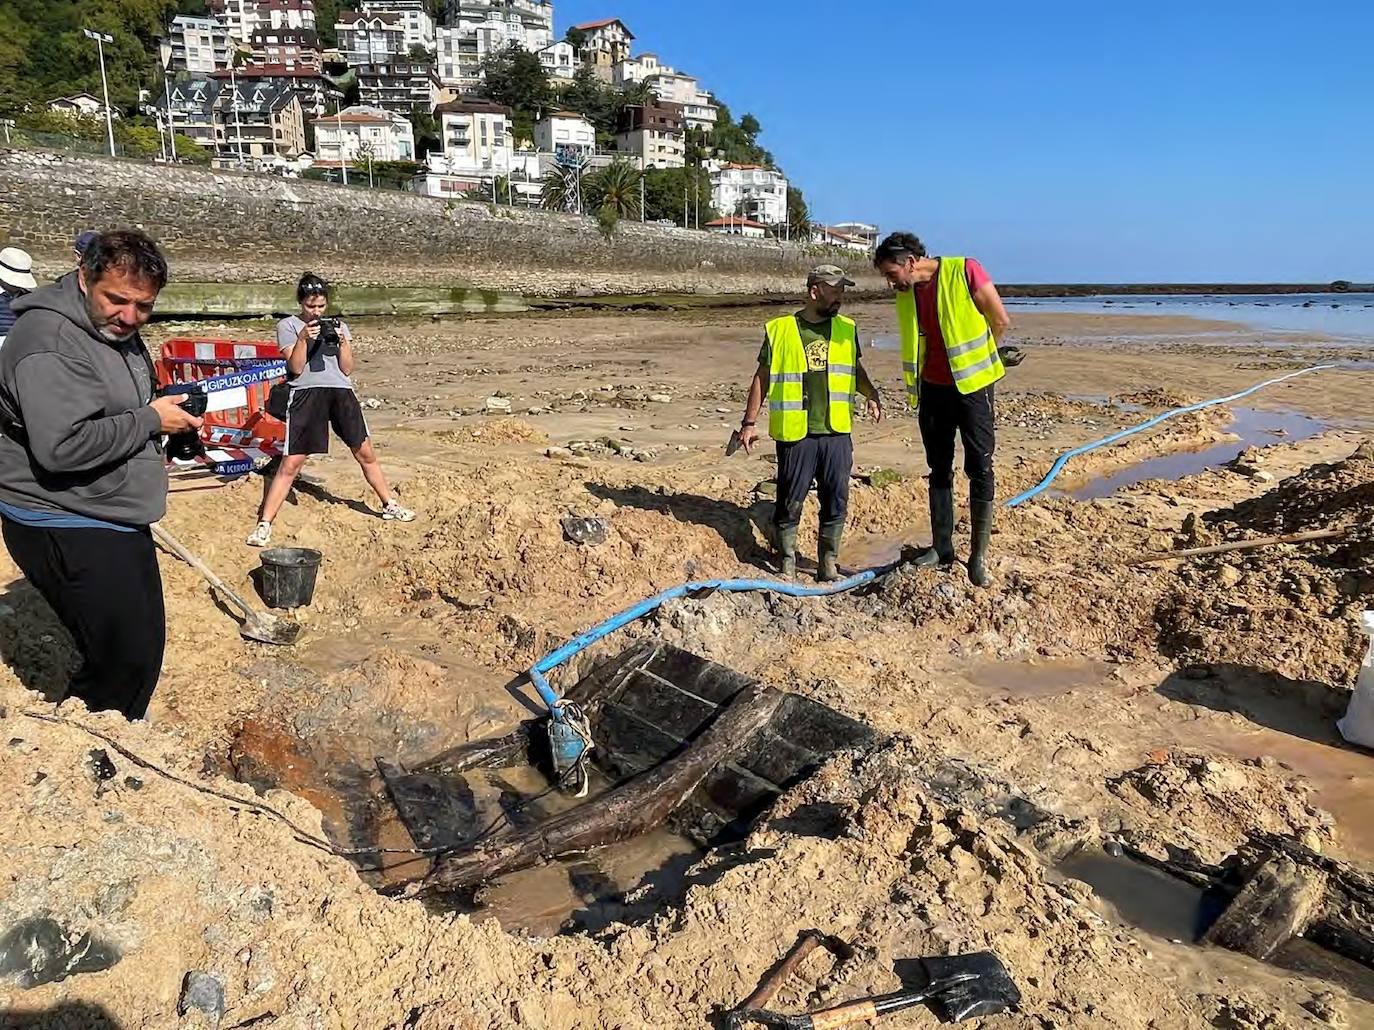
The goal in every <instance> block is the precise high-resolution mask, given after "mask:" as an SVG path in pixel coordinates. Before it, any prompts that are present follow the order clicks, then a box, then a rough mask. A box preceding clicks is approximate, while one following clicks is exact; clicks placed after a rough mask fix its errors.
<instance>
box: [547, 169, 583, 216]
mask: <svg viewBox="0 0 1374 1030" xmlns="http://www.w3.org/2000/svg"><path fill="white" fill-rule="evenodd" d="M579 174H580V173H579V172H578V171H577V170H576V169H573V168H561V167H554V168H550V169H549V170H548V171H547V172H545V173H544V179H543V182H542V184H541V186H540V190H539V206H540V207H542V208H544V209H545V210H547V211H575V210H577V204H576V200H577V192H578V190H577V187H578V181H577V179H578V175H579ZM585 207H586V205H585V202H584V204H583V208H584V210H585Z"/></svg>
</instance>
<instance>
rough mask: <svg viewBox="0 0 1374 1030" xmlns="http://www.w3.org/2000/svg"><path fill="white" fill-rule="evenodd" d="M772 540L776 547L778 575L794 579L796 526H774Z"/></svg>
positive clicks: (795, 567) (795, 573)
mask: <svg viewBox="0 0 1374 1030" xmlns="http://www.w3.org/2000/svg"><path fill="white" fill-rule="evenodd" d="M773 542H774V543H775V544H776V545H777V548H778V575H779V576H781V577H782V578H783V579H796V578H797V527H796V526H774V527H773Z"/></svg>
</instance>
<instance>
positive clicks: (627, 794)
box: [425, 684, 782, 890]
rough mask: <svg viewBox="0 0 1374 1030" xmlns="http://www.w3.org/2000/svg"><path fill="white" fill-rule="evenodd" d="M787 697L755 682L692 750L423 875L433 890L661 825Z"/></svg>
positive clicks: (466, 883) (457, 855) (473, 881)
mask: <svg viewBox="0 0 1374 1030" xmlns="http://www.w3.org/2000/svg"><path fill="white" fill-rule="evenodd" d="M781 700H782V695H781V694H780V693H778V691H776V690H774V689H773V688H772V687H768V686H765V685H763V684H755V685H754V686H752V687H750V688H749V689H748V690H746V691H744V692H742V693H741V694H740V695H739V696H738V697H736V699H735V700H734V701H733V702H732V703H731V704H730V705H729V706H728V707H727V708H724V709H722V710H721V713H720V715H719V716H717V718H716V720H715V722H713V723H712V724H711V726H710V727H709V728H708V729H707V730H706V732H704V733H703V734H702V735H701V736H700V737H699V738H698V739H697V740H696V741H695V742H694V743H693V744H692V746H691V747H689V748H687V749H686V750H684V751H682V752H681V753H679V754H677V755H675V756H674V757H673V758H671V759H669V760H668V761H666V762H664V763H662V764H661V765H659V766H657V767H656V768H654V769H652V770H650V771H649V772H646V773H644V774H642V775H640V776H637V777H635V778H634V779H632V780H630V781H629V782H628V783H626V784H624V785H623V786H620V787H617V788H616V789H615V790H612V791H611V792H610V793H608V794H605V795H603V796H602V797H599V798H595V799H593V800H591V801H588V802H586V803H584V804H582V805H580V806H578V807H577V808H575V809H573V810H572V811H570V812H567V813H565V814H563V815H561V816H555V817H554V818H552V819H550V820H548V821H547V822H545V823H544V824H543V825H541V826H538V827H536V828H534V829H532V830H527V831H524V832H520V833H505V834H498V835H496V836H493V837H491V838H489V839H487V840H484V841H482V842H480V843H479V844H477V845H476V846H475V847H473V848H470V849H467V850H465V851H461V852H457V853H454V854H451V855H446V856H444V857H443V858H441V859H440V860H439V861H438V863H437V864H436V866H435V868H434V870H433V871H432V872H431V873H430V874H429V875H428V876H427V877H426V878H425V888H426V889H429V890H436V889H437V890H453V889H455V888H461V887H465V886H470V885H472V884H476V883H481V882H483V881H485V880H489V879H491V878H493V877H495V876H500V875H501V874H503V873H509V872H514V871H515V870H517V869H523V868H525V867H527V866H530V865H534V864H536V863H538V862H542V861H547V860H549V859H553V858H556V857H558V856H559V855H564V854H569V853H571V852H576V851H586V850H589V849H591V848H595V847H600V846H602V845H605V844H612V843H615V842H616V841H621V840H627V839H629V838H631V837H636V836H638V835H639V834H641V833H644V832H646V831H648V830H651V829H653V828H655V827H657V826H661V825H662V824H663V822H664V821H665V820H666V819H667V818H668V815H669V814H670V813H671V812H672V811H673V810H674V809H676V808H677V807H678V806H679V805H681V804H682V802H683V801H684V800H686V798H687V797H688V796H689V795H690V794H691V793H692V792H693V791H694V790H696V788H697V786H698V785H699V784H700V783H701V781H702V780H703V779H705V778H706V776H708V775H709V774H710V772H711V771H712V770H713V769H715V768H716V767H717V766H719V765H720V764H721V763H722V762H725V761H728V760H729V759H730V758H731V756H732V755H733V754H734V753H735V752H736V751H737V750H738V749H739V747H740V746H741V744H742V743H743V742H745V741H747V740H748V739H749V737H750V736H751V735H752V734H753V733H755V732H756V731H757V730H758V728H759V727H760V726H762V725H764V724H765V723H766V722H767V721H768V720H769V719H770V718H772V716H773V713H774V712H776V711H777V708H778V705H779V703H780V702H781Z"/></svg>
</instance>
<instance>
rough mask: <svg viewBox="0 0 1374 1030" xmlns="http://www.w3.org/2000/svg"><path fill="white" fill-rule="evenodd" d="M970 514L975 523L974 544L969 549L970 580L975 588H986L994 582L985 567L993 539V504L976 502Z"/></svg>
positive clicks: (971, 507) (973, 503) (971, 505)
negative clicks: (984, 562)
mask: <svg viewBox="0 0 1374 1030" xmlns="http://www.w3.org/2000/svg"><path fill="white" fill-rule="evenodd" d="M969 513H970V515H971V516H972V521H973V543H972V545H971V546H970V547H969V555H968V578H969V582H970V583H972V584H973V585H974V586H976V587H985V586H987V585H988V584H989V583H991V582H992V578H991V577H990V576H989V575H988V570H987V569H986V568H985V567H984V565H983V560H984V559H985V558H986V557H987V553H988V541H989V540H991V539H992V502H991V501H974V502H972V503H971V504H970V505H969Z"/></svg>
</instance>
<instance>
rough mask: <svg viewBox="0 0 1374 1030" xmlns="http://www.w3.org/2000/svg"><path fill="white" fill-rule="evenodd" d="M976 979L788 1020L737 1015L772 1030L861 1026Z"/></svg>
mask: <svg viewBox="0 0 1374 1030" xmlns="http://www.w3.org/2000/svg"><path fill="white" fill-rule="evenodd" d="M977 979H978V974H977V973H955V974H953V975H952V976H947V977H945V978H944V979H943V980H932V981H931V982H930V983H929V984H927V985H926V986H925V987H922V988H921V989H920V990H919V991H897V992H896V993H895V994H880V995H877V996H876V997H872V998H862V999H860V1000H859V1001H848V1002H845V1003H844V1004H843V1005H837V1006H836V1007H835V1008H831V1009H821V1010H820V1011H819V1012H806V1013H802V1014H801V1015H796V1016H789V1015H786V1014H785V1013H782V1012H771V1011H769V1010H768V1009H740V1010H737V1011H738V1015H739V1019H740V1020H741V1021H743V1022H754V1023H762V1024H763V1025H764V1026H771V1027H776V1028H778V1030H835V1028H837V1027H842V1026H853V1025H854V1024H855V1023H865V1022H867V1021H868V1020H870V1019H877V1018H878V1017H879V1016H885V1015H887V1014H888V1013H890V1012H901V1011H902V1009H909V1008H912V1007H913V1006H916V1005H920V1004H921V1003H922V1002H925V1001H930V1000H931V999H932V998H935V997H938V996H939V995H941V994H943V993H944V992H946V991H948V990H950V989H951V988H954V987H956V986H958V985H959V984H962V983H966V982H967V981H969V980H977Z"/></svg>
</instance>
